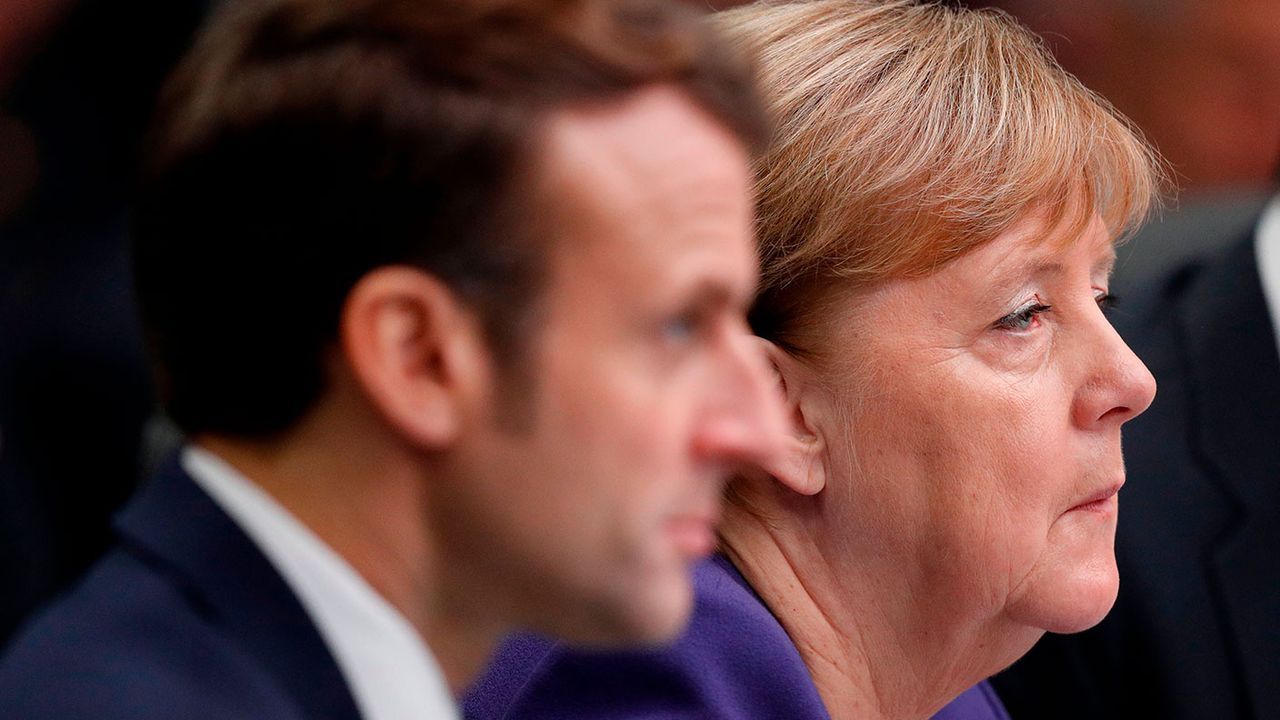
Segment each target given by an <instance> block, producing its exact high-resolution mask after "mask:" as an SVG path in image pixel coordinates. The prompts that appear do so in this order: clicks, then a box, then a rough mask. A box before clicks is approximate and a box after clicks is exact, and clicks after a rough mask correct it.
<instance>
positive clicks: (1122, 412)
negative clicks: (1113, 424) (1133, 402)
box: [1098, 405, 1137, 421]
mask: <svg viewBox="0 0 1280 720" xmlns="http://www.w3.org/2000/svg"><path fill="white" fill-rule="evenodd" d="M1136 414H1137V413H1135V412H1134V411H1133V408H1130V407H1129V406H1127V405H1120V406H1119V407H1113V408H1111V409H1110V410H1108V411H1106V412H1104V413H1102V417H1100V418H1098V420H1100V421H1106V420H1110V419H1112V418H1115V417H1117V416H1119V417H1123V418H1125V419H1130V418H1133V417H1134V416H1135V415H1136Z"/></svg>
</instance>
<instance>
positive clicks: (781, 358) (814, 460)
mask: <svg viewBox="0 0 1280 720" xmlns="http://www.w3.org/2000/svg"><path fill="white" fill-rule="evenodd" d="M756 342H757V343H758V344H759V345H760V348H761V351H762V352H763V353H764V354H765V357H766V359H767V360H768V364H769V367H770V368H771V369H772V371H773V378H774V380H775V381H776V382H777V383H778V391H779V392H780V393H781V395H782V400H783V407H784V409H785V416H786V423H787V425H786V427H787V432H786V434H785V437H784V438H783V441H782V449H781V451H780V452H778V453H776V454H775V455H774V456H773V457H774V460H773V464H772V465H770V466H767V467H765V468H763V469H764V470H766V471H767V472H768V473H769V474H770V475H772V476H773V477H774V479H775V480H777V481H778V482H779V483H780V484H782V486H783V487H786V488H787V489H789V490H791V491H793V492H797V493H800V494H801V495H816V494H817V493H818V492H820V491H821V490H822V489H823V488H824V487H826V485H827V473H826V466H825V465H823V463H822V456H823V451H824V449H825V445H824V441H823V438H822V435H821V434H820V433H818V431H817V429H816V428H815V426H814V424H813V420H814V416H815V412H814V410H815V405H814V403H815V400H816V394H815V393H814V387H813V383H812V375H811V373H810V372H809V370H808V369H807V368H806V367H805V366H804V365H803V364H802V363H800V362H798V361H797V360H796V359H795V358H793V357H792V356H791V355H789V354H788V353H787V352H786V351H784V350H783V349H782V348H780V347H778V346H777V345H775V344H774V343H772V342H770V341H768V340H764V339H762V338H757V339H756Z"/></svg>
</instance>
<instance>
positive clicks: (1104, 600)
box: [1007, 556, 1120, 634]
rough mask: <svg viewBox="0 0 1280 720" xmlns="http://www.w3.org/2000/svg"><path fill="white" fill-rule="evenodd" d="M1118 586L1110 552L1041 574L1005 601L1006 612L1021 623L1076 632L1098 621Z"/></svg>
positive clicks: (1110, 603)
mask: <svg viewBox="0 0 1280 720" xmlns="http://www.w3.org/2000/svg"><path fill="white" fill-rule="evenodd" d="M1119 588H1120V582H1119V574H1118V573H1117V571H1116V564H1115V558H1114V556H1111V557H1108V558H1107V559H1106V560H1105V561H1103V560H1099V561H1098V562H1096V563H1090V564H1088V565H1083V566H1080V567H1077V568H1073V569H1072V571H1070V572H1066V573H1056V574H1055V576H1054V577H1052V578H1042V581H1041V582H1038V583H1035V584H1034V586H1032V587H1029V592H1027V593H1024V594H1023V595H1022V596H1021V597H1018V598H1016V599H1014V600H1013V601H1012V602H1011V603H1010V604H1009V605H1008V607H1007V610H1008V615H1009V617H1010V618H1012V619H1013V620H1015V621H1017V622H1018V623H1020V624H1022V625H1028V626H1030V627H1035V628H1040V629H1042V630H1045V631H1047V632H1052V633H1059V634H1065V633H1077V632H1081V631H1082V630H1088V629H1089V628H1091V627H1093V626H1094V625H1097V624H1098V623H1100V622H1102V619H1103V618H1105V617H1106V616H1107V613H1108V612H1110V610H1111V606H1112V605H1115V602H1116V594H1117V592H1118V591H1119Z"/></svg>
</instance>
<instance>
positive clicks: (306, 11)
mask: <svg viewBox="0 0 1280 720" xmlns="http://www.w3.org/2000/svg"><path fill="white" fill-rule="evenodd" d="M711 33H712V31H710V30H709V29H708V28H707V27H705V23H703V22H702V21H701V18H700V16H699V15H698V13H696V12H694V11H692V10H691V9H689V8H687V7H685V6H683V5H681V4H678V3H675V2H668V1H664V0H243V1H241V2H231V3H229V4H227V6H226V7H224V8H223V10H222V12H220V13H219V14H218V15H217V16H216V17H215V18H214V19H213V20H212V21H211V23H210V25H209V26H208V28H207V29H206V31H205V32H204V33H203V35H202V36H201V37H200V38H199V40H198V41H197V44H196V46H195V48H194V50H193V51H192V53H191V54H190V56H189V57H188V58H187V59H186V60H185V62H184V63H183V64H182V65H181V66H180V68H179V70H178V71H177V73H176V75H175V76H174V77H173V79H172V80H171V82H170V84H169V86H168V88H167V91H166V92H165V94H164V96H163V97H162V103H161V107H160V111H159V113H158V117H157V120H156V123H155V126H154V130H153V132H152V135H151V142H150V154H149V158H148V160H147V162H146V165H145V170H144V175H143V181H142V192H141V195H140V199H139V204H138V211H137V214H136V218H135V230H136V243H135V266H136V272H137V284H138V290H139V300H140V304H141V307H142V311H143V315H144V320H145V323H146V327H147V330H148V335H149V338H150V341H151V344H152V348H153V351H154V355H155V358H156V361H157V365H158V366H159V371H160V372H159V375H160V385H161V390H162V395H163V396H164V397H165V399H166V404H167V407H168V410H169V412H170V414H171V415H172V416H173V418H174V419H175V420H176V421H177V422H178V424H179V425H180V426H181V427H182V428H183V429H184V430H186V431H188V432H202V431H203V432H220V433H226V434H232V435H241V436H255V435H256V436H261V435H267V434H273V433H278V432H280V431H283V430H285V429H287V428H288V427H289V426H291V425H292V424H293V423H294V422H295V421H296V420H298V419H299V418H300V417H301V416H302V415H303V414H304V413H305V412H306V411H307V410H308V409H309V408H310V406H311V405H312V404H313V403H314V402H315V400H316V399H317V398H318V397H319V395H320V394H321V391H322V390H323V388H324V387H325V383H326V374H325V365H324V357H325V351H326V350H327V349H328V348H330V347H332V345H333V342H334V341H335V339H336V336H337V324H338V318H339V315H340V312H341V307H342V304H343V301H344V300H345V298H346V295H347V293H348V292H349V291H350V289H351V288H352V286H353V285H354V284H355V283H356V281H358V280H359V278H360V277H361V276H363V275H364V274H366V273H367V272H369V271H370V270H372V269H374V268H375V267H378V266H382V265H388V264H408V265H413V266H416V267H419V268H422V269H424V270H426V271H428V272H430V273H432V274H434V275H435V276H437V277H439V278H440V279H441V280H442V281H444V282H445V283H447V284H448V285H449V286H450V288H451V289H452V290H453V291H454V292H455V293H456V294H457V295H458V296H459V297H460V298H461V299H462V300H463V301H464V302H466V303H468V304H469V305H470V306H471V307H472V308H473V309H474V310H475V311H476V312H477V315H478V317H479V318H480V319H481V320H482V322H483V323H484V327H485V331H486V337H487V339H488V340H489V343H490V345H491V346H492V347H493V349H494V351H495V355H497V356H498V357H499V360H500V361H502V360H503V359H504V358H509V357H510V356H511V355H512V354H513V352H514V348H515V347H516V346H517V345H518V343H517V342H516V340H517V338H518V337H519V336H520V328H521V324H522V321H524V320H525V319H526V318H528V317H529V316H530V315H529V314H530V307H531V306H532V305H534V304H535V303H534V302H533V300H535V299H536V290H537V288H538V286H539V277H540V270H541V263H542V258H543V256H544V255H545V252H543V251H544V250H545V246H544V244H543V243H542V242H541V241H542V238H537V237H533V235H535V234H536V233H535V232H534V231H532V230H530V227H531V226H533V225H535V223H532V222H528V221H530V220H531V219H532V218H530V217H527V216H528V214H529V213H530V212H532V208H531V207H529V206H530V205H533V204H534V203H521V202H518V200H519V199H521V195H522V193H527V192H528V190H527V189H526V187H527V186H528V185H529V184H531V183H529V182H528V180H529V179H530V175H529V173H531V172H533V171H535V170H536V167H537V163H538V162H539V161H540V158H539V156H538V147H537V146H538V144H539V143H538V138H539V137H540V133H541V131H540V128H541V127H542V126H543V125H544V124H545V120H546V118H547V116H548V115H549V114H551V113H553V112H555V111H556V110H559V109H566V108H569V107H573V106H582V105H589V104H598V103H608V102H612V101H616V100H617V99H618V98H619V97H620V96H622V95H624V94H626V93H629V92H633V91H635V90H638V89H640V88H641V87H644V86H650V85H658V84H669V85H672V86H674V87H676V88H678V89H679V90H681V91H683V92H684V93H685V94H686V95H687V96H688V97H689V98H690V99H691V100H692V101H693V102H695V103H696V104H697V105H699V106H700V107H701V108H702V109H703V110H705V111H707V112H708V113H709V114H710V115H711V116H712V117H714V118H715V119H717V120H718V121H719V122H720V123H722V124H724V125H725V126H726V127H728V128H729V129H731V130H732V131H734V132H735V133H736V134H737V135H738V136H739V137H740V138H741V139H742V140H743V141H744V144H747V145H748V146H750V145H753V144H754V143H755V141H756V140H757V139H758V138H759V137H760V136H761V135H762V134H763V133H762V130H763V120H762V117H763V115H762V112H761V110H760V109H759V107H758V106H757V104H756V102H755V99H754V93H753V85H752V79H751V75H750V72H749V71H748V69H747V68H746V67H745V66H744V65H743V64H742V63H740V62H739V61H738V59H737V57H736V56H735V55H734V53H733V52H732V51H730V50H728V49H727V48H726V47H724V46H723V45H721V44H719V43H717V42H716V41H715V39H714V38H713V37H712V34H711ZM525 324H527V323H525Z"/></svg>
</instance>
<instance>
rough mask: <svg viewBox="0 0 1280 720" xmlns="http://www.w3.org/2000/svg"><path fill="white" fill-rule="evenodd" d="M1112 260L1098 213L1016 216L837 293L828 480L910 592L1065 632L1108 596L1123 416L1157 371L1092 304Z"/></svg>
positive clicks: (1100, 611) (1149, 390)
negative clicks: (1054, 229) (1053, 223)
mask: <svg viewBox="0 0 1280 720" xmlns="http://www.w3.org/2000/svg"><path fill="white" fill-rule="evenodd" d="M1113 261H1114V251H1113V248H1112V243H1111V241H1110V239H1109V237H1108V233H1107V231H1106V228H1105V227H1104V226H1103V224H1102V222H1101V221H1100V220H1099V219H1097V218H1096V217H1095V218H1094V219H1093V221H1092V222H1090V223H1089V224H1088V226H1087V227H1086V229H1085V230H1084V231H1083V233H1082V234H1081V235H1080V236H1079V237H1078V238H1075V239H1073V240H1071V241H1069V242H1067V243H1063V242H1057V241H1053V240H1049V238H1047V230H1046V223H1045V221H1044V220H1043V219H1041V218H1039V217H1037V216H1030V217H1028V218H1025V219H1024V220H1023V221H1022V222H1020V223H1018V224H1017V225H1015V226H1014V227H1013V228H1012V229H1011V230H1009V231H1008V232H1006V233H1004V234H1003V235H1001V236H999V237H998V238H996V239H995V240H994V241H992V242H990V243H988V244H986V245H984V246H982V247H980V248H978V249H977V250H974V251H972V252H970V253H968V254H967V255H964V256H962V257H961V258H959V259H958V260H955V261H953V262H951V263H949V264H948V265H946V266H944V267H943V269H941V270H940V271H938V272H936V273H934V274H932V275H930V276H927V277H924V278H918V279H907V280H900V281H891V282H887V283H885V284H883V285H881V286H879V287H877V288H875V289H873V290H870V291H868V292H865V293H861V294H859V295H858V296H856V297H852V298H849V299H848V300H847V301H846V302H844V303H843V305H842V307H841V309H840V312H839V313H838V316H839V317H840V318H842V324H841V325H840V327H839V329H838V330H836V331H834V332H833V333H832V336H831V340H832V343H833V344H832V345H831V346H830V350H831V352H830V356H832V357H834V358H836V359H835V360H833V361H832V365H833V371H832V372H831V376H830V378H829V379H830V380H831V381H832V387H834V388H837V390H836V391H835V393H836V395H835V396H836V400H835V407H837V408H839V411H838V412H836V413H833V414H832V415H831V420H832V421H831V422H828V423H826V425H827V426H828V427H827V428H826V430H825V431H823V430H822V429H820V432H822V434H823V435H824V439H825V441H826V446H827V453H828V457H827V468H828V483H829V485H830V486H839V485H850V486H851V491H850V492H845V493H840V494H838V495H837V497H840V496H841V495H842V496H843V497H844V498H845V502H848V503H849V506H848V507H847V508H845V509H844V510H843V511H842V513H843V515H844V516H845V517H847V518H851V520H850V522H849V523H848V525H847V527H846V530H844V531H841V532H847V533H850V534H852V536H851V537H847V538H846V539H847V540H848V541H850V542H862V543H874V546H875V547H877V548H879V549H880V550H879V551H878V556H877V560H876V561H877V562H886V563H889V564H896V566H897V567H898V568H905V569H906V572H907V574H908V576H909V577H908V578H907V581H908V582H909V583H910V585H911V587H912V595H913V599H914V600H915V601H916V602H917V603H919V602H923V603H925V606H926V607H932V608H935V609H939V610H945V612H944V615H949V614H951V613H956V612H963V613H965V614H964V617H969V618H991V619H993V620H996V621H997V622H1003V621H1013V622H1014V623H1016V624H1019V625H1027V626H1031V627H1034V628H1043V629H1048V630H1051V631H1076V630H1081V629H1083V628H1085V627H1088V626H1090V625H1092V624H1094V623H1096V622H1098V621H1099V620H1100V619H1101V618H1102V617H1103V616H1104V615H1105V614H1106V612H1107V610H1108V609H1109V608H1110V607H1111V605H1112V603H1113V602H1114V600H1115V594H1116V589H1117V578H1116V567H1115V558H1114V554H1113V540H1114V536H1115V526H1116V512H1117V499H1116V491H1118V490H1119V489H1120V485H1121V484H1122V483H1123V482H1124V465H1123V460H1122V458H1121V454H1120V426H1121V425H1122V424H1123V423H1124V422H1125V421H1127V420H1129V419H1130V418H1132V417H1134V416H1136V415H1138V414H1139V413H1141V412H1142V411H1143V410H1145V409H1146V408H1147V406H1148V405H1149V404H1150V403H1151V399H1152V397H1153V396H1154V394H1155V381H1154V379H1153V378H1152V376H1151V374H1150V373H1149V372H1148V371H1147V369H1146V367H1145V366H1144V365H1143V364H1142V363H1141V362H1140V361H1139V360H1138V358H1137V357H1136V356H1134V354H1133V353H1132V352H1131V351H1130V350H1129V348H1128V347H1127V346H1126V345H1125V344H1124V342H1123V341H1122V340H1121V339H1120V337H1119V336H1118V335H1117V334H1116V332H1115V330H1113V329H1112V327H1111V324H1110V322H1109V321H1108V320H1107V318H1106V317H1105V315H1104V313H1103V310H1104V307H1105V305H1106V304H1107V301H1108V295H1107V286H1108V276H1109V273H1110V271H1111V267H1112V264H1113ZM837 418H838V420H837ZM831 489H832V490H836V491H837V493H838V492H839V491H838V487H832V488H831ZM836 502H840V501H839V500H836ZM886 545H887V548H886ZM855 547H856V546H855ZM885 550H887V552H884V551H885Z"/></svg>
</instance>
